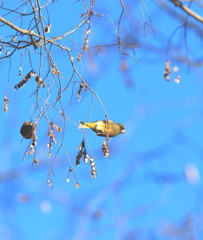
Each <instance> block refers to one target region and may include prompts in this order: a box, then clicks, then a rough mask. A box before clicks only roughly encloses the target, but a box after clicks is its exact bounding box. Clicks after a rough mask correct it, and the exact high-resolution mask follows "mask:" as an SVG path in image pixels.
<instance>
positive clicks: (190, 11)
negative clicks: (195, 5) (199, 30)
mask: <svg viewBox="0 0 203 240" xmlns="http://www.w3.org/2000/svg"><path fill="white" fill-rule="evenodd" d="M170 1H171V2H172V3H173V4H174V5H175V6H176V7H179V8H180V9H182V10H183V11H184V12H186V13H187V14H188V15H190V16H191V17H193V18H194V19H196V20H197V21H199V22H201V23H203V17H202V16H200V15H199V14H197V13H196V12H194V11H192V10H191V9H190V8H188V7H187V6H185V5H184V4H183V3H182V2H181V1H179V0H170Z"/></svg>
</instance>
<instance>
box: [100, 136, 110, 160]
mask: <svg viewBox="0 0 203 240" xmlns="http://www.w3.org/2000/svg"><path fill="white" fill-rule="evenodd" d="M102 152H103V154H104V157H109V152H110V150H109V144H108V139H106V140H105V141H104V142H103V144H102Z"/></svg>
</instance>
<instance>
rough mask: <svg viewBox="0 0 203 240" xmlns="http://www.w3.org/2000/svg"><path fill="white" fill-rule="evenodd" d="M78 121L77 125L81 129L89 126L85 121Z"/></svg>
mask: <svg viewBox="0 0 203 240" xmlns="http://www.w3.org/2000/svg"><path fill="white" fill-rule="evenodd" d="M79 122H80V125H79V127H78V128H79V129H83V128H91V126H90V123H86V122H82V121H79Z"/></svg>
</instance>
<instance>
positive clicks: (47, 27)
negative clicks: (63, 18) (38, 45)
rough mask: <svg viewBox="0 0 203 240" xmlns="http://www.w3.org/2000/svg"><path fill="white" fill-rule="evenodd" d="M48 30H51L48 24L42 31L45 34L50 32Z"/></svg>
mask: <svg viewBox="0 0 203 240" xmlns="http://www.w3.org/2000/svg"><path fill="white" fill-rule="evenodd" d="M50 29H51V24H48V25H47V26H46V27H45V28H44V31H45V32H46V33H49V32H50Z"/></svg>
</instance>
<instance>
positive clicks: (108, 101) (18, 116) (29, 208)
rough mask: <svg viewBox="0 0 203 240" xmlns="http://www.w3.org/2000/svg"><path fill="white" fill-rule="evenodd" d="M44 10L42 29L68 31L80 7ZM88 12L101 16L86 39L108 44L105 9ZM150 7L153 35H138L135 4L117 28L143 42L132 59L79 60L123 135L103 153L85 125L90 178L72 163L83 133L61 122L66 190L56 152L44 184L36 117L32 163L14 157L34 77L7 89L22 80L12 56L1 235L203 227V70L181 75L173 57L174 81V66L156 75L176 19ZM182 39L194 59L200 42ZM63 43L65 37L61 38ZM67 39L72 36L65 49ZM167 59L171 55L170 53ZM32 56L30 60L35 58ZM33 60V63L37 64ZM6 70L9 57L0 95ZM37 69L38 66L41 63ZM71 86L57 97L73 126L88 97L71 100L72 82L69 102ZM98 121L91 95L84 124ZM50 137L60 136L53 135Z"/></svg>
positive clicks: (124, 234)
mask: <svg viewBox="0 0 203 240" xmlns="http://www.w3.org/2000/svg"><path fill="white" fill-rule="evenodd" d="M50 7H51V8H50V16H51V24H52V29H53V30H52V31H51V33H50V36H52V35H51V34H53V35H54V34H57V33H59V32H64V30H66V31H67V29H72V27H73V26H75V23H76V22H77V21H78V16H79V14H80V13H82V8H81V3H80V2H78V3H75V4H73V8H71V9H72V10H73V11H71V13H70V12H69V11H68V6H65V4H64V5H63V3H62V2H60V1H58V2H57V3H56V4H55V5H54V4H52V5H51V6H50ZM65 7H66V8H67V10H66V9H65ZM111 8H115V9H116V10H117V11H113V10H112V12H113V13H112V19H113V21H115V22H116V21H117V17H118V16H117V15H118V13H119V11H120V8H119V6H117V5H116V4H115V6H114V5H111ZM64 9H65V10H64ZM96 9H98V12H100V13H104V19H105V21H103V25H101V23H102V20H101V19H99V18H98V19H95V22H94V21H93V23H92V34H91V35H90V43H91V41H92V45H94V44H100V43H102V41H104V42H103V43H109V42H110V43H112V42H113V41H115V34H114V33H113V32H112V28H111V24H110V23H109V22H107V21H108V17H107V10H106V9H105V6H102V5H101V6H100V5H99V4H98V5H97V8H96ZM128 9H129V8H128ZM148 9H149V11H150V14H151V18H152V22H153V26H154V28H155V29H156V36H154V35H153V33H151V32H150V30H147V32H146V39H144V37H143V36H144V32H143V31H141V32H138V33H139V35H138V33H136V32H134V29H136V27H138V26H136V24H135V25H133V24H132V22H133V23H136V19H139V21H140V22H139V24H140V23H142V19H141V18H140V9H139V6H135V9H133V8H132V11H131V12H130V14H129V22H130V24H129V25H128V21H124V23H123V25H122V26H123V28H124V29H125V32H127V33H128V32H130V29H132V32H133V34H132V36H131V37H132V38H133V37H135V36H134V35H136V34H137V35H138V36H136V38H138V39H141V40H140V43H142V44H141V46H140V47H138V48H137V49H136V55H135V58H136V60H138V61H139V63H137V62H134V61H131V60H130V59H128V58H124V57H123V56H121V55H119V54H118V49H117V48H114V49H113V48H112V49H111V48H106V49H104V50H103V51H102V52H101V53H100V54H99V55H98V57H97V58H96V57H95V56H94V55H93V53H92V62H91V60H90V59H89V58H88V57H86V58H84V59H83V60H82V64H81V65H80V66H78V69H79V70H80V71H81V73H82V75H83V76H84V77H85V79H86V80H87V82H88V83H89V84H90V86H91V88H92V89H93V90H94V91H95V92H96V93H97V94H98V96H99V97H100V98H101V100H102V103H103V105H104V107H105V109H106V111H107V113H108V115H109V118H110V119H111V120H113V121H115V122H120V123H123V124H124V125H125V127H126V134H125V135H119V136H117V137H115V138H113V139H111V140H110V142H109V145H110V158H104V157H103V156H102V151H101V147H102V142H103V140H104V139H103V138H100V137H97V136H96V135H95V133H93V132H91V131H88V133H87V134H86V136H87V139H88V143H89V146H90V148H88V153H89V155H90V154H91V153H92V154H93V156H94V158H95V162H96V166H97V173H98V176H97V178H96V179H92V177H91V167H90V165H89V164H85V163H83V162H81V164H80V166H78V167H75V157H76V155H77V152H78V145H79V144H80V143H81V141H82V139H83V133H82V131H81V130H78V129H77V127H76V126H74V125H73V124H71V123H69V122H67V125H66V130H65V140H64V146H65V147H66V150H67V152H68V155H69V158H70V160H71V162H72V164H73V166H74V167H75V171H76V176H77V179H78V182H79V183H80V188H78V189H76V188H75V187H74V184H75V180H74V177H73V175H71V178H70V182H69V183H67V182H66V178H67V174H68V169H69V162H68V159H67V156H66V154H65V152H64V151H63V150H62V151H60V153H59V154H58V156H57V159H56V161H55V164H54V177H53V184H54V188H53V190H52V189H51V188H49V186H48V185H47V184H46V181H47V172H48V169H49V166H50V163H51V160H52V158H48V157H47V151H48V150H47V147H46V145H47V143H48V142H47V141H48V139H47V137H46V134H47V130H48V128H47V124H46V121H44V120H43V119H42V122H41V123H40V124H39V127H38V129H37V136H38V138H39V139H38V146H37V158H38V159H39V164H38V165H35V166H32V157H31V156H28V157H27V158H26V160H24V161H22V158H23V154H24V151H25V150H26V147H27V145H28V141H26V140H23V141H22V137H21V135H20V133H19V129H20V127H21V125H22V123H23V122H24V121H27V120H30V116H31V118H33V104H34V103H35V97H34V96H32V97H29V96H30V95H31V94H32V92H33V90H34V88H35V87H36V84H35V83H34V81H33V82H31V81H30V82H28V83H27V84H26V86H24V87H23V88H22V89H20V90H18V91H14V90H13V86H14V85H15V84H16V83H18V82H19V80H21V79H20V78H19V77H18V71H19V66H20V60H19V55H18V54H16V56H13V59H12V69H11V74H10V87H9V91H8V93H9V99H10V102H9V111H8V112H7V113H3V112H2V117H1V120H0V121H1V124H0V134H1V136H2V138H1V146H2V149H1V153H2V157H1V161H0V179H1V182H0V195H1V198H0V236H1V240H17V239H21V240H24V239H26V240H34V239H43V240H56V239H62V240H63V239H64V240H65V239H68V240H69V239H70V240H72V239H73V240H82V239H84V240H86V239H90V240H91V239H95V238H96V239H98V240H103V239H107V240H108V239H136V236H138V239H144V240H145V239H150V237H151V239H153V237H154V239H159V240H162V239H164V240H167V239H176V238H175V237H176V235H175V234H176V232H177V231H178V230H179V229H182V230H183V231H184V229H185V228H187V229H188V233H187V234H188V235H187V236H189V234H193V236H194V237H195V239H197V240H199V239H202V229H201V227H200V226H199V224H200V223H201V220H202V206H201V198H202V191H201V189H202V179H201V176H202V171H203V169H202V149H203V142H202V136H203V127H202V126H203V120H202V119H203V118H202V114H203V111H202V110H203V107H202V72H201V70H202V67H201V68H200V67H199V68H198V67H194V68H191V69H190V71H189V72H188V68H187V66H186V65H184V64H179V63H178V62H176V61H175V60H174V61H172V62H171V66H172V67H174V66H177V67H178V68H179V74H180V76H181V81H180V84H176V83H175V82H174V81H173V78H174V77H175V73H173V75H172V77H171V81H170V82H167V81H165V80H164V78H163V72H164V64H165V51H164V50H165V49H166V46H167V39H168V38H169V37H170V35H171V33H172V32H173V31H174V29H175V28H176V27H177V26H178V25H179V23H178V22H176V21H174V20H173V21H172V20H171V18H169V17H168V16H167V15H162V14H163V13H162V14H160V16H159V15H157V14H155V13H157V11H158V8H157V7H156V5H155V4H152V3H150V5H148ZM177 11H178V10H177ZM53 14H54V15H53ZM0 15H1V14H0ZM114 15H115V16H114ZM75 16H76V17H75ZM162 16H163V17H162ZM95 18H96V17H95ZM64 19H66V20H64ZM160 19H161V20H160ZM166 24H167V26H168V30H167V31H165V28H166V27H165V26H166ZM142 28H143V26H142V25H141V29H142ZM83 31H84V29H82V30H81V31H79V32H78V35H77V34H76V38H77V41H78V44H79V45H80V43H81V42H80V40H81V35H80V34H83ZM123 31H124V30H123ZM189 33H190V30H189ZM189 36H191V37H189V39H188V44H189V45H190V46H191V47H192V50H193V52H194V53H195V55H196V56H197V57H200V56H201V52H202V43H201V42H199V40H198V39H197V37H196V36H195V35H194V34H193V33H192V31H191V35H189ZM83 37H84V35H82V38H83ZM71 40H72V39H71ZM194 41H195V46H194V44H193V42H194ZM69 42H70V41H68V40H67V41H65V40H64V43H66V44H68V43H69ZM174 42H175V43H176V46H178V48H179V49H180V50H181V52H183V54H184V52H185V47H184V44H182V42H181V32H180V33H178V36H176V37H175V38H174ZM71 44H72V43H71V42H70V45H69V46H72V45H71ZM150 44H153V46H157V47H158V48H160V49H162V52H156V53H155V52H153V51H152V52H151V51H150V50H149V49H147V46H149V45H150ZM146 49H147V50H146ZM176 49H177V48H176ZM73 54H74V53H73ZM53 56H54V58H55V61H56V63H57V66H58V67H59V70H60V71H62V72H63V73H64V75H65V74H67V77H70V76H69V75H70V73H71V67H70V64H69V63H68V61H67V56H66V53H65V52H63V51H60V50H57V49H54V50H53ZM174 56H175V54H174V53H173V54H172V58H173V57H174ZM34 60H35V61H37V57H34ZM121 60H125V61H127V64H128V65H129V76H128V77H130V79H131V80H132V83H133V84H132V86H131V87H128V86H126V84H125V80H126V75H127V74H126V75H125V74H123V73H121V72H120V71H119V65H120V62H121ZM23 64H24V65H23V76H24V75H26V74H27V72H28V71H29V70H30V66H29V65H28V64H27V63H26V58H24V59H23ZM34 64H35V66H36V68H37V66H38V62H35V63H34ZM8 68H9V65H8V61H7V62H3V63H2V64H1V65H0V69H1V72H2V75H1V79H2V81H1V96H2V99H3V97H4V95H5V91H6V88H7V78H8ZM43 71H44V72H46V64H45V68H44V69H43ZM63 84H65V80H64V83H63ZM53 93H54V94H55V90H53ZM70 93H71V89H70V91H67V92H66V93H65V94H64V98H63V105H64V107H65V110H66V113H67V116H68V118H70V119H72V120H73V121H74V122H75V123H78V121H79V120H83V121H86V120H87V119H88V114H89V111H90V105H91V94H90V93H89V92H86V93H82V99H81V102H78V101H77V97H76V93H77V88H75V90H74V92H73V93H74V94H73V98H72V101H71V104H70V96H71V94H70ZM40 94H42V96H43V95H45V94H46V89H42V90H40ZM49 118H50V119H51V120H53V122H54V123H56V124H58V125H59V126H63V119H62V118H61V117H60V116H59V115H58V114H57V111H54V110H53V111H52V110H51V111H49ZM100 119H104V114H103V112H102V109H101V106H100V104H99V102H98V101H97V100H96V98H94V101H93V106H92V113H91V121H95V120H100ZM56 137H57V139H58V140H59V141H60V139H61V135H60V133H58V134H56ZM86 144H87V142H86ZM56 150H57V146H55V147H54V148H53V151H56ZM53 156H54V155H53ZM189 221H191V223H192V226H193V227H191V229H190V225H187V224H189V223H188V222H189ZM184 224H185V225H184ZM172 230H173V231H172ZM170 231H171V232H170ZM189 231H190V232H189ZM167 234H168V235H167Z"/></svg>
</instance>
